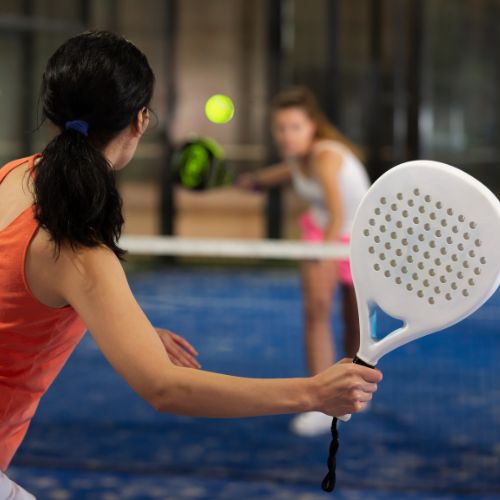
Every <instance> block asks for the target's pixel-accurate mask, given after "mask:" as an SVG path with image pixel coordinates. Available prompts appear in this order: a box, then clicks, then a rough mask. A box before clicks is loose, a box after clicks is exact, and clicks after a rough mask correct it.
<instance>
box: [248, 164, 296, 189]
mask: <svg viewBox="0 0 500 500" xmlns="http://www.w3.org/2000/svg"><path fill="white" fill-rule="evenodd" d="M254 180H255V183H256V185H257V187H261V188H271V187H275V186H279V185H281V184H285V183H286V182H288V181H289V180H290V169H289V167H288V166H287V165H284V164H278V165H273V166H272V167H268V168H265V169H262V170H258V171H257V172H255V176H254Z"/></svg>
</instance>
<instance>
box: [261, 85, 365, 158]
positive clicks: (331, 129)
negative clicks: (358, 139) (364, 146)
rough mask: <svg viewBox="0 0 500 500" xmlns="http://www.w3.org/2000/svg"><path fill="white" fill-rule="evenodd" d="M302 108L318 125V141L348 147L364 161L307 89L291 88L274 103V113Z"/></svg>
mask: <svg viewBox="0 0 500 500" xmlns="http://www.w3.org/2000/svg"><path fill="white" fill-rule="evenodd" d="M288 108H300V109H302V110H303V111H304V112H305V113H306V114H307V116H308V117H309V118H310V119H311V120H312V121H313V122H314V124H315V125H316V135H315V138H316V139H330V140H332V141H337V142H340V143H342V144H343V145H344V146H346V147H347V148H348V149H349V150H350V151H351V152H352V153H353V154H354V155H355V156H356V157H357V158H358V159H359V160H361V161H363V160H364V155H363V152H362V151H361V149H360V148H359V147H358V146H356V145H355V144H354V143H352V142H351V141H350V140H349V139H348V138H347V137H346V136H345V135H344V134H343V133H342V132H341V131H340V130H339V129H338V128H337V127H335V126H334V125H333V124H332V123H331V122H330V121H329V120H328V118H327V117H326V116H325V114H324V113H323V112H322V111H321V109H320V107H319V105H318V101H317V100H316V97H315V96H314V94H313V93H312V92H311V91H310V90H309V89H308V88H306V87H291V88H289V89H286V90H283V91H282V92H280V93H279V94H278V95H277V96H276V97H275V98H274V99H273V102H272V106H271V110H272V112H273V113H275V112H276V111H279V110H282V109H288Z"/></svg>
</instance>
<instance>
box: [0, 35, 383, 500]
mask: <svg viewBox="0 0 500 500" xmlns="http://www.w3.org/2000/svg"><path fill="white" fill-rule="evenodd" d="M153 86H154V75H153V72H152V70H151V68H150V66H149V64H148V61H147V59H146V57H145V56H144V54H143V53H142V52H140V51H139V50H138V49H137V48H136V47H135V46H134V45H133V44H132V43H130V42H129V41H127V40H125V39H124V38H121V37H118V36H116V35H113V34H111V33H108V32H87V33H83V34H81V35H78V36H76V37H74V38H71V39H70V40H68V41H67V42H66V43H64V44H63V45H62V46H61V47H60V48H59V49H58V50H57V51H56V52H55V53H54V54H53V56H52V57H51V58H50V60H49V62H48V64H47V67H46V69H45V72H44V75H43V81H42V95H41V102H42V104H43V116H44V118H46V119H48V120H49V121H50V122H52V123H53V124H54V125H55V126H56V128H57V130H58V132H57V134H56V136H55V138H54V139H53V140H52V141H51V142H50V143H49V144H48V145H47V146H46V148H45V149H44V151H43V152H42V154H40V155H34V156H31V157H29V158H23V159H20V160H16V161H14V162H11V163H9V164H7V165H6V166H4V167H3V168H2V169H0V499H3V498H9V499H11V498H12V499H21V498H33V496H32V495H30V494H29V493H27V492H26V491H25V490H23V489H22V488H21V487H20V486H18V485H16V484H15V483H13V482H12V481H11V480H10V479H9V478H8V477H7V475H6V474H5V471H7V468H8V466H9V463H10V462H11V460H12V458H13V456H14V454H15V452H16V449H17V448H18V447H19V445H20V443H21V441H22V439H23V437H24V435H25V434H26V432H27V429H28V426H29V423H30V421H31V419H32V418H33V416H34V414H35V411H36V408H37V405H38V403H39V401H40V398H41V397H42V395H43V394H44V392H45V391H46V390H47V388H48V387H49V386H50V384H51V383H52V381H53V380H54V378H55V377H56V376H57V374H58V373H59V371H60V370H61V368H62V366H63V365H64V363H65V362H66V360H67V359H68V357H69V356H70V354H71V352H72V351H73V349H74V347H75V346H76V344H77V343H78V341H79V340H80V339H81V337H82V335H83V334H84V332H85V330H88V331H89V332H90V333H91V335H92V336H93V338H94V339H95V341H96V343H97V345H98V346H99V348H100V349H101V350H102V352H103V354H104V356H105V357H106V358H107V359H108V360H109V362H110V363H111V365H112V366H113V367H114V368H115V369H116V371H117V372H118V373H119V374H120V375H121V376H122V377H123V378H124V379H125V381H126V382H127V383H128V384H129V385H130V386H131V387H132V388H133V389H134V390H135V391H136V392H137V393H138V394H139V395H140V396H141V397H143V398H144V399H145V400H146V401H148V402H149V403H150V404H151V405H152V406H153V407H154V408H156V409H157V410H158V411H161V412H173V413H177V414H179V415H192V416H207V417H243V416H254V415H271V414H278V413H293V412H300V411H308V410H318V411H322V412H324V413H326V414H328V415H342V414H345V413H352V412H356V411H359V410H361V409H363V407H364V406H365V405H366V403H367V402H368V401H369V400H370V399H371V397H372V393H373V392H374V391H375V390H376V388H377V383H378V382H379V381H380V379H381V374H380V372H378V371H376V370H371V369H369V368H365V367H363V366H359V365H353V364H352V363H350V362H349V361H348V360H344V361H343V362H340V363H338V364H336V365H334V366H332V367H330V368H328V369H326V370H324V371H323V372H321V373H319V374H317V375H315V376H312V377H306V378H294V379H266V380H260V379H249V378H240V377H231V376H227V375H222V374H217V373H211V372H207V371H203V370H200V369H199V365H198V363H197V361H196V359H195V357H194V356H195V354H196V352H195V351H194V349H193V348H192V347H191V346H190V345H189V344H188V343H187V342H186V341H184V340H183V339H182V338H180V337H178V336H176V335H174V334H172V333H170V332H168V331H166V330H159V329H155V328H154V327H153V326H152V325H151V323H150V322H149V320H148V318H147V317H146V316H145V314H144V313H143V311H142V310H141V308H140V306H139V305H138V303H137V301H136V300H135V298H134V296H133V294H132V292H131V290H130V288H129V286H128V283H127V279H126V277H125V274H124V271H123V268H122V266H121V263H120V260H121V259H122V258H123V256H124V251H123V250H122V249H121V248H120V247H119V246H118V239H119V236H120V233H121V228H122V224H123V218H122V213H121V198H120V195H119V193H118V191H117V188H116V185H115V179H114V175H113V174H114V171H115V170H118V169H121V168H123V167H124V166H125V165H126V164H127V163H128V162H129V161H130V160H131V158H132V157H133V155H134V152H135V150H136V148H137V145H138V142H139V140H140V138H141V136H142V135H143V133H144V132H145V130H146V129H147V126H148V122H149V113H148V106H149V103H150V101H151V97H152V94H153ZM54 278H56V279H54ZM179 365H180V366H179Z"/></svg>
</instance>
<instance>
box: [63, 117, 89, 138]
mask: <svg viewBox="0 0 500 500" xmlns="http://www.w3.org/2000/svg"><path fill="white" fill-rule="evenodd" d="M64 127H65V128H66V130H68V129H71V130H76V131H77V132H80V134H83V135H85V136H87V135H89V124H88V123H87V122H86V121H85V120H73V121H69V122H66V124H65V125H64Z"/></svg>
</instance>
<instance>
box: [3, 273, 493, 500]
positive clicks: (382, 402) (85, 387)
mask: <svg viewBox="0 0 500 500" xmlns="http://www.w3.org/2000/svg"><path fill="white" fill-rule="evenodd" d="M129 279H130V282H131V286H132V288H133V290H134V292H135V294H136V296H137V298H138V300H139V302H140V303H141V305H142V306H143V308H144V310H145V311H146V313H147V314H148V316H149V317H150V319H151V320H152V322H153V324H154V325H155V326H158V327H164V328H169V329H171V330H173V331H175V332H177V333H179V334H181V335H183V336H185V337H186V338H187V339H188V340H189V341H190V342H192V343H193V344H194V345H195V347H196V348H197V349H198V350H199V351H200V361H201V363H202V364H203V367H204V369H207V370H217V371H221V372H224V373H230V374H234V375H242V376H256V377H286V376H301V375H304V374H305V367H304V361H303V353H302V337H301V335H302V319H301V298H300V287H299V280H298V274H297V272H296V271H295V270H293V269H289V268H282V269H279V268H278V269H273V268H258V267H256V268H243V267H242V268H238V267H234V266H233V267H230V268H226V269H224V268H201V267H183V268H175V267H165V268H159V269H155V270H149V271H142V272H134V273H130V274H129ZM337 318H338V314H337V312H336V311H335V313H334V318H333V323H334V327H335V329H336V330H337V333H338V330H339V325H338V319H337ZM499 319H500V294H497V295H495V296H494V297H493V298H492V299H491V300H490V301H489V302H488V303H487V304H485V305H484V306H483V308H482V309H481V310H479V311H478V312H476V313H475V314H474V315H473V316H472V317H470V318H469V319H467V320H466V321H464V322H463V323H461V324H460V325H458V326H455V327H452V328H450V329H448V330H446V331H444V332H442V333H439V334H435V335H431V336H429V337H426V338H424V339H421V340H419V341H417V342H414V343H412V344H410V345H408V346H405V347H404V348H401V349H400V350H398V351H396V352H394V353H391V354H390V355H388V356H387V357H386V358H384V359H383V360H382V361H381V363H380V368H381V369H382V370H383V372H384V381H383V383H382V384H381V385H380V388H379V391H378V393H377V396H376V399H375V400H374V402H373V405H372V407H371V409H370V411H369V412H367V413H366V414H362V415H356V416H354V417H353V419H352V420H351V421H350V422H349V423H348V424H342V425H341V427H340V433H341V448H340V450H339V455H338V490H336V492H335V494H334V495H333V496H332V498H337V499H391V500H392V499H403V498H404V499H406V498H407V499H440V500H444V499H446V500H448V499H466V498H467V499H469V498H470V499H472V498H474V499H490V498H491V499H493V498H500V383H499V380H500V365H499V363H498V354H499V353H500V327H499V326H498V325H499ZM291 418H292V416H278V417H262V418H252V419H238V420H216V419H195V418H185V417H183V418H181V417H175V416H171V415H160V414H157V413H155V412H154V411H153V410H152V409H151V408H149V407H148V406H147V405H146V404H145V403H144V402H143V401H142V400H141V399H140V398H139V397H138V396H137V395H135V394H134V393H133V392H132V391H131V389H129V388H128V386H127V385H126V384H125V383H124V382H123V381H122V380H121V379H120V378H119V377H118V375H117V374H116V373H115V372H114V371H113V370H112V368H111V367H110V366H109V365H108V363H107V362H106V360H105V359H104V358H103V356H102V354H101V353H100V352H99V350H98V349H97V347H96V345H95V343H94V342H93V340H92V338H91V336H90V335H88V334H87V335H86V337H85V338H84V340H83V341H82V342H81V344H80V345H79V346H78V347H77V349H76V350H75V352H74V354H73V356H72V357H71V359H70V361H69V362H68V364H67V365H66V367H65V368H64V369H63V371H62V373H61V375H60V376H59V378H58V379H57V380H56V382H55V383H54V384H53V386H52V387H51V389H50V390H49V392H48V393H47V395H46V396H45V397H44V399H43V400H42V402H41V405H40V408H39V412H38V413H37V415H36V417H35V419H34V421H33V423H32V425H31V427H30V430H29V433H28V435H27V437H26V439H25V441H24V443H23V445H22V446H21V448H20V450H19V452H18V454H17V456H16V458H15V460H14V463H13V465H12V467H11V469H10V471H9V474H10V475H11V476H12V477H13V478H14V479H15V480H17V481H18V482H19V483H20V484H22V485H23V486H24V487H26V488H27V489H28V490H29V491H31V492H33V493H34V494H35V495H37V497H38V498H40V499H70V498H71V499H73V498H75V499H87V498H88V499H109V500H111V499H121V498H134V499H143V498H144V499H147V498H159V499H179V500H180V499H207V500H208V499H210V500H212V499H236V500H244V499H261V498H265V499H297V500H316V499H320V498H328V494H326V493H323V492H322V491H321V490H320V487H319V484H320V482H321V479H322V477H323V475H324V473H325V465H324V463H325V460H326V453H327V449H328V444H329V442H328V436H323V437H317V438H308V439H305V438H299V437H296V436H294V435H292V434H291V433H290V432H289V430H288V426H289V423H290V420H291Z"/></svg>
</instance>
